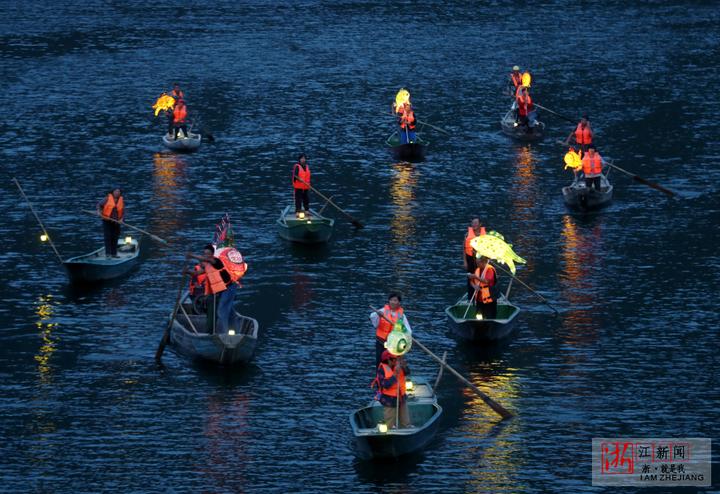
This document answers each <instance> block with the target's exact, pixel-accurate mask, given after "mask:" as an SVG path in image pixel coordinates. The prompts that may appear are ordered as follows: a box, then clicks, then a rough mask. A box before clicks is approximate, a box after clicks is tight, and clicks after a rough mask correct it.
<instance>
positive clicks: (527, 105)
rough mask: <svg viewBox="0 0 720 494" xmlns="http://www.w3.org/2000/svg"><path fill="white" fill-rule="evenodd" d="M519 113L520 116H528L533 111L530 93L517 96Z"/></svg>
mask: <svg viewBox="0 0 720 494" xmlns="http://www.w3.org/2000/svg"><path fill="white" fill-rule="evenodd" d="M517 105H518V113H519V114H520V116H523V117H525V116H527V114H528V113H530V112H531V111H533V109H534V106H533V102H532V98H531V97H530V93H525V94H518V96H517Z"/></svg>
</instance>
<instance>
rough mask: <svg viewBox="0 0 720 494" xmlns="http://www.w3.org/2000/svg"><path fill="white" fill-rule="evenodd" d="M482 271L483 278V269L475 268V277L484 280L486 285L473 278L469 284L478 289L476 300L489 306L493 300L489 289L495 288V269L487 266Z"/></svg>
mask: <svg viewBox="0 0 720 494" xmlns="http://www.w3.org/2000/svg"><path fill="white" fill-rule="evenodd" d="M484 271H485V275H484V276H483V274H482V272H483V269H480V268H477V269H476V270H475V275H476V276H480V277H483V278H485V279H486V280H487V283H486V282H483V281H480V280H476V279H475V278H473V279H472V281H471V283H472V286H473V287H475V288H477V289H478V291H477V294H476V295H475V298H476V300H479V301H480V302H482V303H483V304H489V303H491V302H492V301H493V300H494V299H493V296H492V291H491V288H492V287H494V286H495V268H493V267H492V266H491V265H490V264H487V265H486V268H484Z"/></svg>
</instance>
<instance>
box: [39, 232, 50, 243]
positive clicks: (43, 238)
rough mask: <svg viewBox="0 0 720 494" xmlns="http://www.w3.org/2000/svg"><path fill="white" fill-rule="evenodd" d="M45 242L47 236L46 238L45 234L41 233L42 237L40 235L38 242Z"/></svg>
mask: <svg viewBox="0 0 720 494" xmlns="http://www.w3.org/2000/svg"><path fill="white" fill-rule="evenodd" d="M47 240H48V236H47V235H46V234H45V233H43V234H42V235H40V241H41V242H47Z"/></svg>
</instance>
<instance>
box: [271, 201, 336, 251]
mask: <svg viewBox="0 0 720 494" xmlns="http://www.w3.org/2000/svg"><path fill="white" fill-rule="evenodd" d="M276 223H277V225H278V233H279V234H280V236H281V237H282V238H284V239H285V240H289V241H291V242H297V243H301V244H320V243H324V242H327V241H328V240H330V237H331V236H332V232H333V227H334V225H335V220H333V219H331V218H326V217H324V216H321V215H320V214H318V213H316V212H315V211H313V210H310V216H309V217H308V218H306V219H302V220H300V219H297V218H296V217H295V212H294V210H293V209H292V208H291V207H290V206H288V207H286V208H285V209H284V210H283V212H282V213H281V214H280V218H278V220H277V222H276Z"/></svg>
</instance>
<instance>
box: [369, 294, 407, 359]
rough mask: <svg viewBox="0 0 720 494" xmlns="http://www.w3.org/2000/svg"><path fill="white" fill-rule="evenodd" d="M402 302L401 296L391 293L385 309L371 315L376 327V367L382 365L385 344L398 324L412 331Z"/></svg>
mask: <svg viewBox="0 0 720 494" xmlns="http://www.w3.org/2000/svg"><path fill="white" fill-rule="evenodd" d="M400 302H402V297H400V294H399V293H396V292H391V293H390V294H389V295H388V298H387V304H385V307H383V308H382V310H379V311H377V312H374V311H373V312H371V313H370V321H371V322H372V324H373V326H375V365H378V364H379V363H380V358H381V356H382V354H383V352H384V351H385V342H386V341H387V337H388V335H389V334H390V333H391V332H392V330H393V327H394V326H395V323H396V322H398V321H400V322H402V324H403V326H405V329H407V330H409V331H412V328H411V327H410V323H409V322H408V320H407V317H405V311H403V308H402V307H401V306H400ZM390 321H392V322H390Z"/></svg>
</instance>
